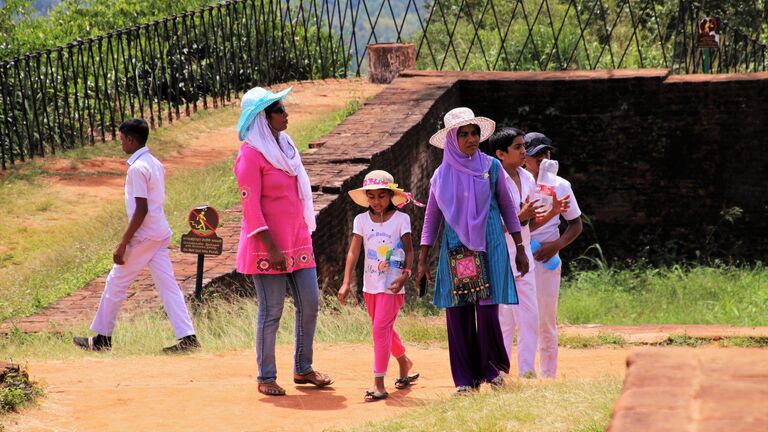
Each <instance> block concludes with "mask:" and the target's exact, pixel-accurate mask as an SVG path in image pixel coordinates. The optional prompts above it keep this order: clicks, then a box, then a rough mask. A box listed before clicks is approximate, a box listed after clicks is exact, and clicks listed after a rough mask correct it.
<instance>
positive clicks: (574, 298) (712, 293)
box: [559, 263, 768, 326]
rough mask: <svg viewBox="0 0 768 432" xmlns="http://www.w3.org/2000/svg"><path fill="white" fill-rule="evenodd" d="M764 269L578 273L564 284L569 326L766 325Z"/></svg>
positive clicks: (563, 309) (563, 312) (562, 313)
mask: <svg viewBox="0 0 768 432" xmlns="http://www.w3.org/2000/svg"><path fill="white" fill-rule="evenodd" d="M766 310H768V269H767V268H766V267H765V266H764V265H763V264H762V263H757V264H755V265H754V266H753V267H751V268H750V267H737V266H719V267H709V266H699V267H691V268H683V267H679V266H675V267H670V268H659V269H653V268H639V269H624V270H619V269H613V268H610V267H603V268H601V269H598V270H591V271H577V272H574V273H573V274H572V275H571V276H570V277H569V278H567V279H566V280H564V281H563V286H562V289H561V291H560V306H559V318H560V322H564V323H569V324H589V323H600V324H613V325H633V324H731V325H737V326H765V325H768V314H766V313H765V311H766Z"/></svg>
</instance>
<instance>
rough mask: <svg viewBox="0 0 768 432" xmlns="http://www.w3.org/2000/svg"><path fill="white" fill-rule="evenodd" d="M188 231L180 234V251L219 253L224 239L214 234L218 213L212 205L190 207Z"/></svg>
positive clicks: (201, 253) (207, 253) (217, 225)
mask: <svg viewBox="0 0 768 432" xmlns="http://www.w3.org/2000/svg"><path fill="white" fill-rule="evenodd" d="M187 221H188V222H189V228H190V230H189V232H188V233H187V234H183V235H182V236H181V251H182V252H184V253H193V254H198V255H221V251H222V247H223V245H224V240H222V239H221V237H219V236H217V235H216V228H218V227H219V213H218V212H217V211H216V209H214V208H213V207H209V206H207V205H201V206H198V207H195V208H193V209H192V211H190V212H189V217H188V218H187Z"/></svg>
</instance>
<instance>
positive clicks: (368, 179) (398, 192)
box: [348, 170, 410, 207]
mask: <svg viewBox="0 0 768 432" xmlns="http://www.w3.org/2000/svg"><path fill="white" fill-rule="evenodd" d="M376 189H387V190H391V191H392V192H394V195H393V196H392V204H394V205H395V206H396V207H399V206H402V205H403V204H405V203H407V202H408V201H409V200H410V197H409V196H408V194H406V193H405V192H404V191H403V190H402V189H400V188H399V187H397V183H395V179H394V178H393V177H392V174H390V173H388V172H386V171H382V170H374V171H371V172H369V173H368V175H366V176H365V179H364V180H363V187H359V188H357V189H353V190H351V191H349V192H348V193H349V196H350V197H351V198H352V200H353V201H354V202H355V203H357V204H358V205H360V206H363V207H368V196H366V195H365V191H369V190H376Z"/></svg>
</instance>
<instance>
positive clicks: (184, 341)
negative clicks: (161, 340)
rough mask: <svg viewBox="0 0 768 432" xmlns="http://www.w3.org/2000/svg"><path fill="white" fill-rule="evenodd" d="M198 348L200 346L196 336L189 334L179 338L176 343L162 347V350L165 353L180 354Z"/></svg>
mask: <svg viewBox="0 0 768 432" xmlns="http://www.w3.org/2000/svg"><path fill="white" fill-rule="evenodd" d="M198 348H200V342H198V341H197V337H196V336H195V335H189V336H184V337H183V338H181V339H179V342H178V343H177V344H176V345H173V346H169V347H166V348H163V352H164V353H166V354H181V353H185V352H190V351H194V350H196V349H198Z"/></svg>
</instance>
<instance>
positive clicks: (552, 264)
mask: <svg viewBox="0 0 768 432" xmlns="http://www.w3.org/2000/svg"><path fill="white" fill-rule="evenodd" d="M539 249H541V243H539V242H537V241H536V240H531V252H536V251H537V250H539ZM541 265H543V266H544V268H545V269H547V270H550V271H551V270H555V269H556V268H557V266H559V265H560V256H558V255H557V254H555V256H553V257H552V258H550V259H549V261H547V262H544V263H541Z"/></svg>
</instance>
